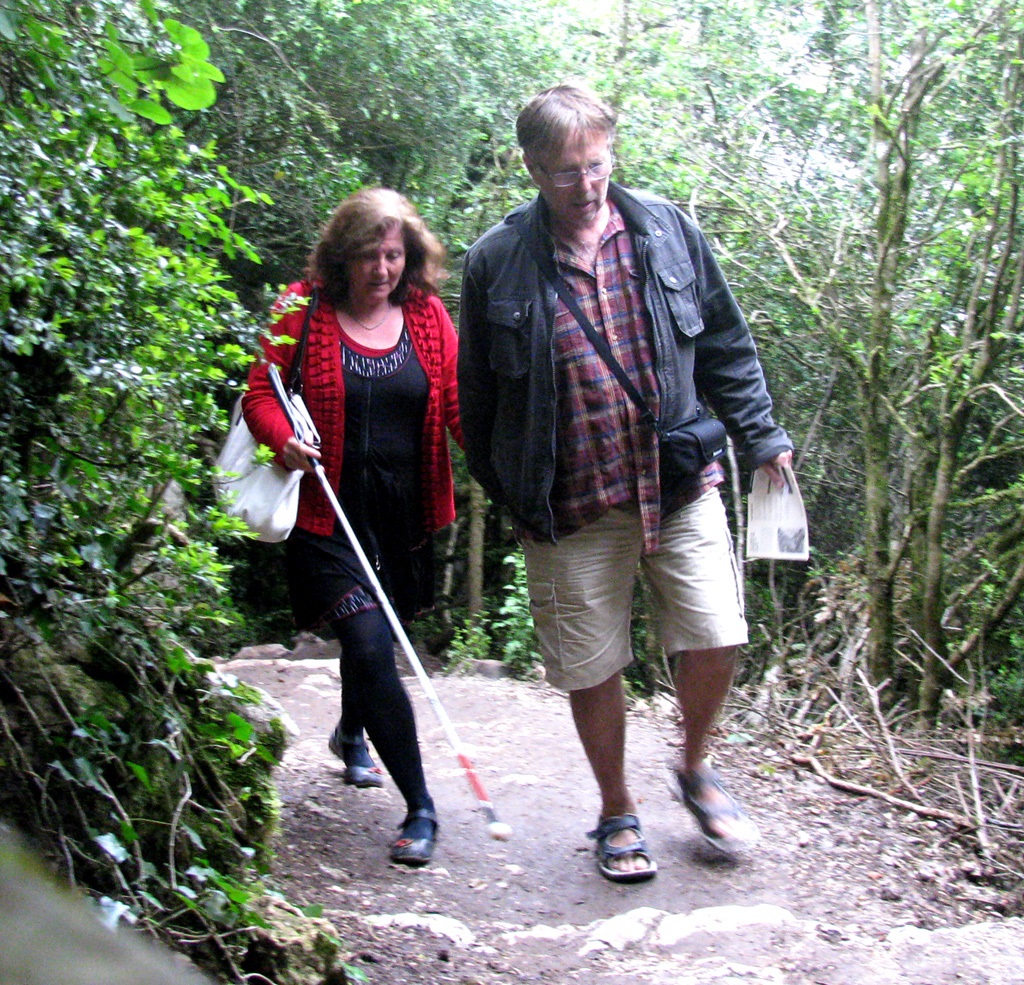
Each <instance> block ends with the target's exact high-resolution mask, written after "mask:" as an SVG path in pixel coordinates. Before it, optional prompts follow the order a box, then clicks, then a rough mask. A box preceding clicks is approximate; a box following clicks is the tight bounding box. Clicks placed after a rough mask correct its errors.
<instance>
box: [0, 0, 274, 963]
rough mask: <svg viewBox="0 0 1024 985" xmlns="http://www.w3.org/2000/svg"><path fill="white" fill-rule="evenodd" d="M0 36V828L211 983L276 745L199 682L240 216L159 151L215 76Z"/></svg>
mask: <svg viewBox="0 0 1024 985" xmlns="http://www.w3.org/2000/svg"><path fill="white" fill-rule="evenodd" d="M0 34H2V35H3V38H4V44H3V48H2V50H0V85H2V93H3V102H2V104H0V122H2V126H0V379H2V384H0V497H2V499H0V501H2V509H3V516H4V521H3V525H2V533H0V590H2V595H0V601H2V605H3V619H2V622H0V699H2V700H0V766H2V776H3V782H2V783H0V816H2V817H3V818H5V819H7V820H10V821H14V822H15V823H17V824H18V825H19V826H20V827H21V828H22V829H23V830H25V831H26V832H29V833H31V834H32V836H33V837H34V838H36V839H37V841H38V844H39V845H40V847H42V848H44V849H46V850H48V851H49V852H50V853H51V854H52V855H53V856H54V857H55V858H56V859H57V860H58V862H59V864H60V866H61V868H62V869H63V871H64V874H65V875H66V876H67V877H68V878H70V879H71V880H73V881H76V882H80V883H81V884H82V885H84V886H87V887H89V888H90V889H91V890H92V891H93V892H94V893H95V894H97V895H98V896H103V897H104V900H105V902H106V905H107V906H108V908H109V909H110V910H111V915H112V917H113V918H114V919H116V918H117V917H118V915H124V916H125V917H126V918H127V919H130V920H132V921H133V922H134V921H141V923H142V924H143V925H145V926H147V927H149V928H150V929H153V930H157V931H158V932H160V933H161V934H163V935H165V936H168V937H171V938H173V939H175V940H176V941H178V942H179V943H180V942H188V943H189V945H190V946H189V950H190V952H191V953H192V955H193V956H194V957H195V958H196V959H197V960H200V961H201V962H202V963H204V964H206V965H208V966H210V967H212V968H216V969H219V970H221V971H226V972H227V973H229V974H232V969H235V972H237V969H238V967H239V966H238V961H239V959H240V955H242V954H244V952H245V940H246V938H245V935H241V936H239V937H238V938H237V939H236V940H234V941H232V942H231V943H224V940H223V938H221V937H220V936H219V935H220V934H222V933H223V932H224V931H228V930H231V928H241V927H245V926H246V925H250V924H251V923H252V920H253V917H252V915H251V914H250V912H249V911H250V903H251V902H253V901H254V900H255V899H256V897H257V896H258V895H259V893H258V891H256V890H255V888H247V885H248V884H253V880H254V879H255V878H256V877H257V875H258V872H259V868H258V867H262V866H263V865H264V863H265V861H266V847H265V843H266V841H267V839H268V837H269V835H270V833H271V831H272V830H273V825H274V819H275V816H276V793H275V791H274V787H273V784H272V782H271V779H270V767H271V765H272V764H273V763H274V762H275V761H276V759H277V757H279V756H280V754H281V752H282V749H283V740H284V735H283V731H282V728H281V725H280V723H279V722H277V723H266V724H264V725H263V726H261V727H259V728H256V727H254V725H253V724H252V723H251V722H250V721H249V720H248V717H247V712H246V708H247V707H248V706H250V705H252V704H253V703H254V701H255V696H254V695H253V694H252V693H251V692H249V691H247V690H246V689H244V688H240V687H238V686H237V685H235V684H233V683H232V682H230V681H226V680H222V679H218V678H216V677H213V676H211V674H210V672H211V671H212V665H209V664H204V663H203V662H202V661H200V660H199V659H197V655H198V654H200V653H201V652H203V651H204V650H205V649H206V648H207V647H208V645H209V640H210V638H211V637H212V638H216V635H217V632H218V628H219V627H221V626H222V625H224V624H226V623H227V622H228V621H230V618H231V613H230V609H229V608H228V607H227V605H226V602H227V600H226V598H225V596H224V575H225V567H224V565H223V563H222V562H221V561H220V560H219V559H218V556H217V550H216V548H215V546H214V545H213V543H212V541H211V536H212V535H213V534H214V533H215V532H217V531H218V530H224V531H229V530H230V529H231V524H229V523H228V522H227V521H226V520H225V519H224V518H223V517H219V516H218V515H217V514H216V511H213V510H211V509H210V508H209V507H208V503H209V494H208V492H207V489H208V482H209V469H208V464H207V458H208V456H207V455H206V454H205V453H204V451H203V445H202V442H203V439H204V435H205V434H206V433H208V432H209V431H211V430H212V429H214V428H215V427H216V426H217V425H219V423H220V421H221V419H222V416H223V415H222V413H221V411H220V410H219V409H218V407H217V403H216V400H215V397H216V392H217V387H218V385H219V384H220V382H221V381H222V380H224V379H225V378H226V376H227V374H228V372H229V370H230V369H231V366H232V364H233V362H235V361H237V360H238V359H239V358H240V357H241V356H242V354H243V353H244V352H245V351H246V350H247V349H248V348H250V347H251V338H252V335H253V329H252V327H251V326H250V325H249V324H248V323H249V319H248V318H247V316H246V314H245V312H244V311H243V310H242V309H241V307H240V306H239V305H238V304H237V302H236V301H235V298H234V295H233V293H232V292H231V291H230V289H229V288H228V287H227V286H226V284H225V275H224V273H223V272H222V271H221V269H220V267H219V264H218V262H217V256H218V255H219V254H226V255H239V254H248V255H253V254H252V251H251V249H250V248H249V247H248V246H247V245H246V243H245V242H244V241H243V240H241V239H240V238H239V237H238V236H237V235H236V234H235V233H233V232H232V231H231V230H230V228H229V224H228V221H227V215H228V206H229V205H230V204H231V202H232V200H233V199H235V198H240V199H247V200H255V199H256V198H257V197H258V196H257V195H256V194H255V193H253V192H250V191H248V190H247V189H245V188H243V187H241V186H240V185H239V184H238V183H237V182H235V181H234V180H233V179H231V178H230V177H229V176H228V174H227V172H226V170H224V169H223V167H222V166H220V165H219V164H218V162H217V160H216V157H215V154H214V153H213V150H212V148H210V147H199V146H196V145H194V144H192V143H190V142H189V141H188V140H187V139H186V138H185V136H184V134H183V133H182V132H181V130H179V129H176V128H175V127H173V126H168V125H164V124H165V123H166V122H168V121H169V120H170V118H171V116H170V112H171V109H170V108H171V107H181V106H184V107H186V108H193V109H195V108H199V107H200V106H202V105H205V104H208V103H209V102H210V101H211V100H212V97H213V89H212V84H211V79H216V78H219V77H220V76H219V72H217V70H216V69H215V68H214V67H213V66H212V65H210V64H209V63H208V62H207V61H206V54H207V49H206V46H205V44H204V43H203V42H202V39H201V38H200V37H199V36H198V35H197V34H196V33H195V32H194V31H192V30H191V29H189V28H186V27H184V26H183V25H182V24H180V23H179V22H177V21H175V20H173V19H170V18H164V19H160V18H159V17H157V15H156V13H155V11H154V10H153V9H152V8H151V7H148V6H146V7H144V8H142V9H140V8H137V7H127V8H125V7H124V6H123V5H122V4H120V3H109V4H108V3H102V2H101V3H95V4H92V5H90V6H87V7H85V6H81V5H74V6H72V5H67V6H66V7H64V5H60V9H56V8H55V7H54V6H53V5H52V4H51V5H49V6H48V7H47V8H46V9H43V8H41V7H38V6H35V5H33V4H30V3H26V4H23V5H22V4H18V5H15V6H10V5H8V6H7V7H6V8H5V9H4V10H3V11H0ZM154 121H155V123H156V124H158V125H154ZM243 340H244V342H245V344H244V346H243V345H240V344H239V343H240V342H242V341H243ZM253 885H254V884H253Z"/></svg>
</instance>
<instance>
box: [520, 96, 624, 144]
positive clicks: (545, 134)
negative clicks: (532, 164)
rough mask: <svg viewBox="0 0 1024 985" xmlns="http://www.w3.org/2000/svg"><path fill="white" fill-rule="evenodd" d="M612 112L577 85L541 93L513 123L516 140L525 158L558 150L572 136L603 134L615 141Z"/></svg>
mask: <svg viewBox="0 0 1024 985" xmlns="http://www.w3.org/2000/svg"><path fill="white" fill-rule="evenodd" d="M615 122H616V115H615V110H613V109H612V108H611V106H609V105H608V104H607V103H606V102H604V100H602V99H601V98H600V97H599V96H598V95H597V94H596V93H595V92H593V91H591V90H590V89H588V88H587V87H586V86H584V85H581V84H579V83H571V82H570V83H565V84H563V85H557V86H552V87H551V88H550V89H545V90H544V91H543V92H540V93H538V94H537V95H536V96H534V97H533V99H531V100H530V101H529V102H528V103H527V104H526V106H524V107H523V110H522V112H521V113H520V114H519V117H518V119H517V120H516V139H517V140H518V141H519V146H520V147H521V148H522V149H523V151H524V152H525V153H526V154H533V153H534V152H536V151H538V150H539V151H552V150H558V149H560V148H561V147H562V145H563V144H564V143H565V141H566V140H567V139H568V138H569V137H571V136H573V135H575V134H585V133H603V134H605V135H606V136H607V137H608V140H609V142H611V141H612V140H614V138H615Z"/></svg>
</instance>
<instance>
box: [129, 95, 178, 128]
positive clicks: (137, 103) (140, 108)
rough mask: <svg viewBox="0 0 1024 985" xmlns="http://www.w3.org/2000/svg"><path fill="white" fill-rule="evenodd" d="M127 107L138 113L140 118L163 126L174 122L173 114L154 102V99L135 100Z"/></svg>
mask: <svg viewBox="0 0 1024 985" xmlns="http://www.w3.org/2000/svg"><path fill="white" fill-rule="evenodd" d="M127 106H128V108H129V109H131V110H134V111H135V112H136V113H138V114H139V116H141V117H144V118H145V119H147V120H152V121H153V122H154V123H159V124H161V125H163V126H166V125H167V124H168V123H171V122H172V121H173V117H172V116H171V114H170V113H168V112H167V110H166V109H165V108H164V107H163V106H161V105H160V104H159V103H156V102H153V100H152V99H133V100H132V101H131V102H130V103H128V104H127Z"/></svg>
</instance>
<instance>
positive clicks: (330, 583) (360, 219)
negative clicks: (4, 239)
mask: <svg viewBox="0 0 1024 985" xmlns="http://www.w3.org/2000/svg"><path fill="white" fill-rule="evenodd" d="M443 261H444V250H443V248H442V246H441V244H440V243H439V242H438V241H437V239H436V238H435V237H434V236H433V235H432V234H431V233H430V231H429V230H428V229H427V227H426V225H425V224H424V222H423V220H422V219H421V218H420V217H419V215H418V214H417V213H416V211H415V209H414V208H413V206H412V205H411V204H410V203H409V201H408V200H407V199H405V198H404V197H403V196H402V195H399V194H398V193H397V192H394V191H390V190H388V189H384V188H373V189H364V190H363V191H360V192H357V193H356V194H354V195H352V196H351V197H349V198H347V199H346V200H345V201H344V202H342V203H341V205H340V206H339V207H338V209H337V210H336V211H335V213H334V215H333V216H332V217H331V220H330V221H329V222H328V224H327V226H326V227H325V229H324V232H323V235H322V237H321V239H320V242H319V243H318V244H317V246H316V247H315V248H314V250H313V252H312V253H311V254H310V257H309V261H308V266H307V269H306V279H305V280H303V281H300V282H297V283H295V284H292V285H290V286H289V287H288V288H287V290H286V291H285V292H284V293H283V294H282V295H281V296H280V297H279V298H278V299H277V301H276V303H275V304H274V307H273V310H272V313H271V321H272V326H271V332H272V336H271V337H269V338H266V339H264V341H263V359H262V360H260V361H258V362H257V363H256V364H255V365H254V366H253V368H252V370H251V372H250V374H249V392H248V393H247V394H246V396H245V399H244V401H243V411H244V414H245V419H246V422H247V423H248V425H249V429H250V430H251V431H252V433H253V435H254V436H255V438H256V440H257V441H259V442H261V443H262V444H265V445H267V446H268V447H270V448H271V449H272V450H273V451H274V452H275V453H276V455H277V459H278V461H279V462H280V463H281V464H282V465H284V466H285V467H286V468H289V469H302V470H303V471H305V472H307V473H310V474H309V475H306V476H304V477H303V480H302V484H301V493H300V497H299V511H298V519H297V521H296V526H295V529H294V530H293V531H292V533H291V536H290V537H289V538H288V543H287V545H286V557H287V578H288V590H289V594H290V597H291V603H292V610H293V612H294V615H295V621H296V625H297V626H298V627H299V628H300V629H318V628H320V627H323V626H329V627H330V629H331V630H333V632H334V633H335V635H336V636H337V637H338V639H339V640H340V641H341V647H342V654H341V677H342V714H341V718H340V720H339V722H338V724H337V727H336V728H335V729H334V732H333V733H332V735H331V737H330V740H329V742H328V745H329V747H330V749H331V751H332V752H333V753H334V754H335V755H337V756H339V757H340V758H341V759H342V760H344V762H345V780H346V782H347V783H352V784H355V785H356V786H380V785H381V784H382V783H383V777H382V775H381V771H380V770H379V769H378V768H377V767H376V766H375V765H374V762H373V760H372V759H371V758H370V755H369V753H368V751H367V748H366V743H365V740H364V738H363V730H364V728H365V730H366V733H367V734H369V736H370V739H371V740H372V742H373V744H374V747H375V748H376V750H377V753H378V754H379V755H380V757H381V760H382V761H383V763H384V765H385V766H386V767H387V770H388V772H389V773H390V774H391V777H392V779H393V780H394V781H395V784H396V785H397V786H398V788H399V790H400V791H401V793H402V795H403V797H404V798H405V801H406V809H407V811H406V817H405V820H404V821H403V822H402V825H401V829H402V831H401V836H400V837H399V839H398V840H397V841H396V842H395V843H394V844H393V845H392V847H391V859H392V861H394V862H398V863H400V864H404V865H424V864H426V863H427V862H428V861H430V857H431V853H432V852H433V847H434V838H435V835H436V832H437V815H436V813H435V810H434V802H433V800H432V799H431V797H430V794H429V792H428V790H427V784H426V780H425V778H424V775H423V764H422V760H421V757H420V750H419V742H418V739H417V735H416V722H415V719H414V717H413V710H412V705H411V704H410V701H409V696H408V694H407V693H406V691H405V688H404V687H403V685H402V682H401V679H400V678H399V676H398V671H397V668H396V666H395V655H394V641H393V638H392V634H391V629H390V626H389V624H388V622H387V618H386V617H385V615H384V613H383V612H382V611H381V610H380V608H379V606H378V604H377V602H376V600H375V599H374V597H373V592H372V590H371V588H370V585H369V584H368V581H367V579H366V576H365V574H364V573H363V570H362V568H361V566H360V564H359V561H358V559H357V557H356V555H355V552H354V551H353V550H352V548H351V546H350V544H349V542H348V539H347V538H346V536H345V534H344V531H343V530H342V528H341V525H340V524H339V523H338V522H337V520H336V518H335V515H334V511H333V509H332V508H331V505H330V502H329V501H328V499H327V497H326V496H325V495H324V493H323V490H322V489H321V488H320V485H319V483H318V482H317V480H316V478H315V476H314V475H313V474H312V467H311V466H310V464H309V462H308V458H310V457H312V458H319V459H321V461H322V463H323V466H324V470H325V471H326V473H327V475H328V477H329V479H330V481H331V484H332V485H333V487H334V488H335V489H336V490H337V493H338V497H339V499H340V501H341V504H342V507H343V508H344V510H345V514H346V516H347V517H348V519H349V521H350V523H351V524H352V526H353V527H354V528H355V530H356V532H357V534H358V537H359V541H360V544H361V546H362V547H363V549H364V551H365V552H366V554H367V556H368V557H369V558H370V560H371V561H372V562H373V564H374V568H375V571H376V573H377V576H378V578H379V579H380V581H381V583H382V585H383V587H384V589H385V591H387V593H388V596H389V598H390V599H391V601H392V603H393V605H394V608H395V610H396V611H397V613H398V615H399V616H400V617H401V618H402V619H403V620H409V619H412V618H413V616H415V615H416V613H417V612H421V611H423V610H424V609H426V608H429V607H430V606H431V605H432V603H433V591H434V570H433V558H434V555H433V548H432V543H431V535H432V534H433V533H434V532H435V531H437V530H439V529H441V527H444V526H445V525H447V524H448V523H450V522H451V521H452V520H453V519H454V517H455V502H454V491H453V483H452V467H451V459H450V456H449V453H448V435H447V433H448V432H451V434H452V435H453V436H454V437H455V439H456V441H458V443H459V444H460V445H461V444H462V431H461V428H460V426H459V414H458V395H457V392H456V383H455V365H456V357H457V349H458V341H457V338H456V334H455V329H454V327H453V326H452V321H451V318H450V317H449V315H448V312H447V311H446V310H445V308H444V305H443V304H442V303H441V301H440V299H439V298H438V297H437V294H436V292H437V286H438V283H439V281H440V279H441V278H442V277H443V276H444V271H443ZM311 304H312V305H315V307H314V309H313V312H312V316H311V318H310V325H309V338H308V342H307V345H306V350H305V354H304V357H303V364H302V393H303V398H304V399H305V402H306V405H307V406H308V408H309V411H310V414H311V416H312V418H313V421H314V423H315V424H316V426H317V430H318V431H319V432H320V437H321V442H322V443H321V447H320V449H319V450H317V449H315V448H312V447H310V446H308V445H303V444H301V443H300V442H299V441H297V440H296V438H295V436H294V435H293V434H292V432H291V429H290V428H289V426H288V422H287V420H286V418H285V416H284V414H283V413H282V411H281V409H280V407H279V405H278V403H277V400H276V398H275V397H274V394H273V391H272V390H271V387H270V383H269V380H268V376H267V367H268V365H269V364H270V363H276V364H277V365H278V366H280V367H281V370H282V374H283V375H284V376H285V377H286V378H287V375H288V368H289V367H290V365H291V360H292V357H293V355H294V353H295V349H296V346H295V345H294V340H297V339H298V338H299V336H300V334H301V331H302V324H303V320H304V317H305V313H306V308H307V306H308V305H311ZM285 337H288V341H283V340H284V339H285Z"/></svg>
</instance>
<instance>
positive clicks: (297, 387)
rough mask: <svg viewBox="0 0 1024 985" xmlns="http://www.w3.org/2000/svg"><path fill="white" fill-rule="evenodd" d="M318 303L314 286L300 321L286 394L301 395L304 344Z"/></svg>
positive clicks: (304, 353)
mask: <svg viewBox="0 0 1024 985" xmlns="http://www.w3.org/2000/svg"><path fill="white" fill-rule="evenodd" d="M319 303H320V291H319V289H318V288H317V286H316V285H315V284H314V285H313V288H312V290H311V291H310V292H309V303H308V304H307V305H306V317H305V318H304V319H303V320H302V334H301V335H300V336H299V341H298V343H297V344H296V346H295V355H294V356H293V357H292V366H291V369H290V370H289V372H288V392H289V393H302V360H303V358H304V357H305V355H306V342H307V341H308V340H309V323H310V321H312V319H313V312H314V311H316V309H317V305H318V304H319Z"/></svg>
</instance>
